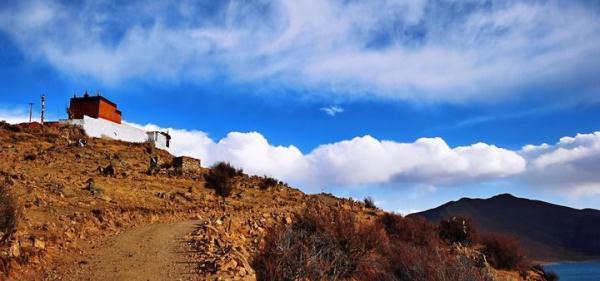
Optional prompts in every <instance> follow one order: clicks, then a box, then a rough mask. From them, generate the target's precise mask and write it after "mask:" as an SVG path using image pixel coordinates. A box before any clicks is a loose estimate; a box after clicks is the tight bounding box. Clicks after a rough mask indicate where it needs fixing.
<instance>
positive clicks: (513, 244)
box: [480, 234, 525, 270]
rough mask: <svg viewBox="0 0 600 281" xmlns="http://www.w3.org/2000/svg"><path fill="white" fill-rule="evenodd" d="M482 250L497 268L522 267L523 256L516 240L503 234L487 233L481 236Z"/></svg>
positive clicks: (511, 268) (512, 268)
mask: <svg viewBox="0 0 600 281" xmlns="http://www.w3.org/2000/svg"><path fill="white" fill-rule="evenodd" d="M480 243H481V245H482V246H483V249H482V252H483V254H485V256H486V258H487V260H488V262H489V263H490V264H491V265H492V266H493V267H495V268H498V269H508V270H514V269H520V268H522V267H523V265H524V264H523V263H524V260H525V259H524V256H523V254H522V253H521V250H520V248H519V243H518V242H517V240H516V239H515V238H513V237H511V236H508V235H503V234H487V235H484V236H482V237H481V241H480Z"/></svg>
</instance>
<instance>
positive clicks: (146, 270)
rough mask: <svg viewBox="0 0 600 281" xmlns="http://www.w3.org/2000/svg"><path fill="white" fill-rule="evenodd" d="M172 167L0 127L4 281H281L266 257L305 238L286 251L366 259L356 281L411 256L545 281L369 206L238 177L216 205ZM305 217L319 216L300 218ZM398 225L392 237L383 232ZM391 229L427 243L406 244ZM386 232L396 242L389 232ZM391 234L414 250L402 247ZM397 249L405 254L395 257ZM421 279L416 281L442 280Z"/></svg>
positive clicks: (454, 269)
mask: <svg viewBox="0 0 600 281" xmlns="http://www.w3.org/2000/svg"><path fill="white" fill-rule="evenodd" d="M151 157H158V167H157V168H156V169H155V170H154V171H152V172H149V167H150V158H151ZM172 159H173V156H172V155H170V154H169V153H168V152H166V151H163V150H158V149H155V148H153V147H152V146H150V145H149V144H134V143H126V142H120V141H113V140H109V139H93V138H88V137H87V136H85V134H84V133H83V132H82V131H81V130H80V129H79V128H77V127H69V126H61V127H48V128H43V129H42V128H37V129H21V128H19V127H16V126H11V125H8V124H6V123H2V122H0V188H1V189H0V191H1V192H0V215H1V216H0V217H1V218H2V220H1V221H0V231H1V232H2V233H0V237H1V238H2V239H1V240H0V280H3V279H4V278H7V276H9V278H10V279H9V280H214V279H216V278H220V279H223V280H256V279H257V278H258V279H268V278H267V277H264V276H262V277H261V276H260V275H258V274H257V272H256V271H257V270H259V269H260V270H262V271H263V272H267V273H268V272H270V270H271V271H272V268H271V267H270V266H267V267H265V265H269V262H271V263H272V262H273V258H272V257H271V256H270V254H266V252H264V251H265V249H268V250H270V251H274V252H273V253H274V254H281V253H279V252H277V251H278V249H279V244H277V243H280V242H281V241H283V242H285V243H287V245H292V246H294V245H295V247H300V249H302V247H304V245H303V243H305V241H306V240H303V239H304V238H303V239H293V240H290V241H287V242H286V241H284V240H277V239H279V238H282V239H285V237H287V236H286V235H288V234H290V235H299V234H301V235H303V236H301V237H305V238H306V237H310V236H307V235H314V237H316V238H317V239H316V240H313V242H315V243H317V245H321V246H319V247H323V246H327V245H330V246H331V245H333V246H332V247H333V248H330V250H332V251H334V253H335V254H336V255H342V256H343V255H347V254H349V253H350V254H357V253H358V256H357V259H356V260H359V261H360V264H354V263H353V262H355V261H354V260H352V259H342V260H337V262H340V261H341V262H342V263H341V264H342V266H344V267H345V268H346V269H347V270H348V271H347V272H348V273H347V274H351V273H352V274H354V273H353V272H355V271H356V270H361V271H360V272H361V274H363V275H362V277H360V276H359V277H357V278H354V280H371V279H369V278H368V277H365V276H375V275H373V274H374V271H373V270H375V269H377V268H379V269H380V270H382V272H390V271H389V270H390V269H386V268H385V267H384V262H386V263H387V262H388V260H389V258H387V257H386V256H385V255H381V253H387V254H390V253H400V254H402V253H407V254H410V256H403V255H397V257H396V258H398V259H404V260H405V261H406V262H408V263H409V265H410V268H411V270H413V269H414V268H416V269H421V268H423V270H427V271H425V272H436V274H437V273H440V274H443V275H442V276H455V277H454V279H456V278H458V279H456V280H462V279H464V278H467V277H465V276H485V280H523V278H522V277H521V276H526V277H527V280H544V279H543V278H542V277H541V275H540V274H539V273H536V272H535V271H525V274H524V275H523V274H521V275H520V274H519V273H518V272H516V271H514V270H513V271H511V270H496V269H494V268H492V267H491V266H490V265H489V264H487V263H486V262H485V261H484V262H481V260H480V257H481V253H479V252H478V250H477V249H475V248H466V247H462V246H460V245H459V246H456V245H446V244H443V243H442V241H438V240H439V238H437V233H436V232H435V231H434V229H435V228H434V226H433V225H429V224H423V223H421V222H420V221H418V220H415V221H413V220H409V219H404V218H402V217H400V216H394V215H388V214H385V213H384V212H382V211H380V210H376V209H370V208H367V207H366V206H365V205H364V204H362V203H361V202H356V201H352V200H347V199H339V198H336V197H333V196H330V195H325V194H321V195H307V194H304V193H302V192H301V191H299V190H297V189H294V188H291V187H289V186H287V184H285V183H282V182H277V181H273V180H272V179H268V178H263V177H256V176H248V175H245V174H242V173H238V174H236V175H235V177H234V178H233V179H234V181H233V182H232V186H233V190H232V192H231V194H230V195H229V196H228V197H223V196H219V195H218V194H217V193H216V192H215V189H212V188H208V185H207V181H206V180H205V178H206V177H205V175H207V174H210V173H212V172H214V169H213V170H210V169H206V168H200V169H198V170H189V171H187V170H185V171H180V170H177V169H175V168H174V167H172V166H171V163H172ZM307 209H308V210H313V211H312V217H310V216H307V215H303V213H305V210H307ZM327 214H329V215H330V217H327V216H325V215H327ZM320 216H323V217H320ZM390 216H391V218H392V219H391V221H390V224H389V225H388V226H386V228H385V229H384V228H383V226H382V225H381V224H380V223H379V222H381V221H382V218H389V217H390ZM338 218H343V220H341V221H338ZM394 221H395V222H397V223H400V225H407V226H410V227H412V228H415V229H417V230H418V231H421V232H417V234H414V233H413V234H410V233H408V234H410V235H408V236H407V235H406V234H407V233H404V230H403V229H401V228H397V226H396V225H394V224H393V223H391V222H394ZM388 228H389V229H392V230H394V229H395V230H394V231H395V234H394V233H385V231H387V230H388ZM294 229H299V230H300V231H302V232H293V231H294ZM371 230H372V231H371ZM411 231H413V230H411ZM311 233H312V234H311ZM327 233H329V234H328V235H330V236H326V234H327ZM398 233H400V234H398ZM392 234H394V235H396V234H398V235H400V236H398V237H402V235H404V236H406V237H409V240H407V242H402V243H399V242H397V241H394V240H393V239H392V238H393V237H396V236H394V235H392ZM415 235H416V236H415ZM319 237H321V238H319ZM328 237H329V238H328ZM388 237H389V238H388ZM413 241H424V242H419V243H421V244H416V243H415V242H413ZM432 241H433V242H434V243H433V242H432ZM290 243H291V244H290ZM294 243H295V244H294ZM327 243H333V244H327ZM365 243H367V244H365ZM348 245H354V246H352V247H355V248H349V249H348V248H347V247H348ZM269 246H271V248H269ZM399 246H401V247H403V248H402V249H404V250H406V251H405V252H397V251H396V252H395V251H393V250H394V249H395V248H394V247H399ZM339 247H341V248H339ZM365 247H366V248H365ZM305 248H306V247H304V249H305ZM290 249H291V248H290ZM316 249H317V250H318V252H319V253H321V252H322V250H324V249H323V248H316ZM339 249H341V250H339ZM355 250H356V251H355ZM425 250H426V251H427V252H425ZM340 251H342V252H340ZM295 253H296V252H295V251H291V252H289V253H285V252H284V253H283V254H286V255H287V254H292V255H293V254H295ZM361 253H362V254H361ZM387 254H386V255H387ZM283 257H284V258H285V256H283ZM415 257H418V258H416V259H415ZM320 258H322V259H325V261H327V259H329V256H327V255H326V256H323V257H320ZM261 262H262V263H261ZM275 262H277V260H276V261H275ZM307 265H311V263H310V262H308V263H307ZM390 265H392V264H390ZM432 265H433V266H432ZM311 266H312V265H311ZM395 266H397V265H395ZM357 268H358V269H357ZM334 269H335V268H334ZM336 270H337V269H336ZM386 270H387V271H386ZM413 271H414V270H413ZM324 273H325V274H328V272H324ZM401 273H402V274H403V276H408V277H406V278H409V280H415V278H413V277H410V276H416V275H414V274H416V273H418V272H412V271H410V270H409V271H406V272H401ZM263 274H265V273H263ZM311 274H323V272H313V273H311ZM336 274H339V273H336ZM365 274H367V275H365ZM368 274H371V275H368ZM394 274H397V273H394ZM410 274H412V275H410ZM420 274H425V275H421V277H418V278H416V280H438V279H425V278H429V277H427V276H430V275H431V274H427V273H423V272H421V273H420ZM449 274H452V275H449ZM320 276H324V275H320ZM340 276H343V275H340ZM355 276H356V274H355ZM461 276H462V277H461ZM290 278H292V277H291V276H286V279H290ZM406 278H405V279H397V278H395V277H394V278H392V279H389V280H407V279H406ZM328 279H329V278H328ZM338 279H339V280H344V278H338ZM276 280H277V279H276ZM385 280H388V279H385Z"/></svg>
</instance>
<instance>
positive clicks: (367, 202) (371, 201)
mask: <svg viewBox="0 0 600 281" xmlns="http://www.w3.org/2000/svg"><path fill="white" fill-rule="evenodd" d="M363 203H364V204H365V207H367V208H369V209H377V206H376V205H375V200H374V199H373V197H371V196H367V197H365V199H363Z"/></svg>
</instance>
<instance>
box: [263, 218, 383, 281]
mask: <svg viewBox="0 0 600 281" xmlns="http://www.w3.org/2000/svg"><path fill="white" fill-rule="evenodd" d="M269 233H270V235H269V236H267V237H266V240H265V242H266V243H265V246H264V248H263V249H262V252H261V254H260V255H259V256H258V257H257V258H256V259H255V261H256V262H255V269H256V272H257V275H258V279H259V280H349V279H352V278H357V279H358V280H389V277H391V276H388V274H389V273H390V270H389V267H390V265H389V264H387V262H386V258H385V254H387V253H388V250H387V248H386V247H387V246H388V240H387V237H386V235H385V232H384V231H383V229H382V228H377V227H375V226H374V225H373V224H368V225H363V226H360V225H358V224H357V223H356V218H355V216H354V214H353V213H351V212H344V211H340V210H337V209H331V208H328V207H311V208H308V209H306V210H305V211H304V213H303V214H302V215H300V216H299V217H298V218H297V219H296V220H295V222H294V224H292V225H291V226H281V227H278V228H276V229H273V230H272V231H270V232H269Z"/></svg>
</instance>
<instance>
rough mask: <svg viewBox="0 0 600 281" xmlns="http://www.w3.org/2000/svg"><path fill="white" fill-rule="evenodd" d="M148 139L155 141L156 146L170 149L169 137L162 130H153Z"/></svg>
mask: <svg viewBox="0 0 600 281" xmlns="http://www.w3.org/2000/svg"><path fill="white" fill-rule="evenodd" d="M147 134H148V140H149V141H151V142H153V143H154V146H155V147H157V148H160V149H168V148H169V147H168V146H167V142H168V140H167V137H166V136H165V135H163V134H161V133H160V132H157V131H152V132H148V133H147Z"/></svg>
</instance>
